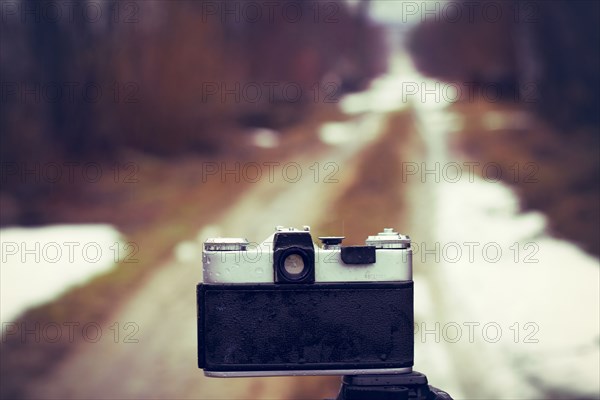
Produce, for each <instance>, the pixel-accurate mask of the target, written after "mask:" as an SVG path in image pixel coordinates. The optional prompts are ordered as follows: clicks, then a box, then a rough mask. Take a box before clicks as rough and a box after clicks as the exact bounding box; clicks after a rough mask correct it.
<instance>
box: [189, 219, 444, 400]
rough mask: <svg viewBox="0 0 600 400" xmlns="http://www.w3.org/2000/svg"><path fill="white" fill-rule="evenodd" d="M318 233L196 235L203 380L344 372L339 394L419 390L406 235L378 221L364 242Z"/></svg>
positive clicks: (347, 396) (278, 230)
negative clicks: (377, 229) (347, 242)
mask: <svg viewBox="0 0 600 400" xmlns="http://www.w3.org/2000/svg"><path fill="white" fill-rule="evenodd" d="M319 239H320V241H321V243H322V247H319V246H317V245H315V244H314V243H313V239H312V237H311V234H310V229H309V227H306V226H305V227H304V228H303V229H302V230H299V229H294V228H283V227H277V228H276V231H275V233H274V234H273V235H271V236H270V237H268V238H267V239H265V240H264V241H263V242H262V243H260V244H251V243H249V242H248V241H247V240H246V239H242V238H211V239H207V240H206V241H205V242H204V252H203V278H204V279H203V282H202V283H200V284H198V286H197V305H198V315H197V317H198V366H199V367H200V368H202V369H204V374H205V375H206V376H211V377H250V376H281V375H347V376H346V377H345V378H344V384H343V385H342V392H340V397H338V398H339V399H342V398H343V399H352V398H356V399H359V398H363V397H361V393H362V394H363V395H364V396H366V397H364V398H375V397H372V396H373V393H374V392H373V390H375V389H377V390H379V389H380V386H381V385H382V382H384V383H385V382H387V383H385V385H384V386H385V387H386V388H387V389H386V390H389V389H390V388H391V389H393V390H396V389H397V390H404V389H406V387H407V386H406V385H409V386H410V385H411V384H412V385H413V386H414V385H420V387H424V388H425V389H424V390H428V389H427V388H428V386H427V385H426V383H427V380H426V378H425V376H424V375H422V374H419V373H417V372H412V366H413V348H414V338H413V326H414V324H413V281H412V249H411V247H410V238H409V237H408V236H405V235H401V234H399V233H396V232H394V230H393V229H390V228H386V229H384V230H383V232H381V233H379V234H377V235H373V236H369V237H368V238H367V240H366V242H365V245H364V246H342V245H341V243H342V240H343V239H344V238H343V237H320V238H319ZM361 376H363V378H361ZM369 376H371V377H373V376H374V377H376V378H374V379H371V378H370V377H369ZM398 377H400V378H398ZM382 379H383V380H382ZM403 382H404V383H406V382H408V383H406V384H403ZM403 385H404V386H403ZM365 390H366V391H367V392H368V393H369V394H368V395H365V393H367V392H365ZM406 390H408V389H406ZM419 390H420V389H419ZM356 391H358V392H356ZM355 392H356V393H359V395H358V397H356V396H354V397H353V395H352V393H355ZM356 393H355V394H356ZM407 393H408V392H407ZM411 393H413V394H414V393H417V391H416V389H415V390H413V392H411ZM419 393H420V392H419ZM427 393H429V392H427ZM440 393H442V392H440ZM385 398H388V397H385ZM390 398H392V397H390ZM394 398H395V397H394ZM398 398H404V397H398ZM406 398H407V399H408V398H409V397H406ZM411 398H413V397H411ZM419 398H420V397H419ZM423 398H425V397H423ZM427 398H429V397H427ZM439 398H443V397H439ZM448 398H449V397H448Z"/></svg>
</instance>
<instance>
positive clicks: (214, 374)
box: [204, 367, 413, 378]
mask: <svg viewBox="0 0 600 400" xmlns="http://www.w3.org/2000/svg"><path fill="white" fill-rule="evenodd" d="M412 370H413V369H412V367H406V368H377V369H332V370H314V371H311V370H299V371H234V372H223V371H206V370H205V371H204V376H208V377H211V378H255V377H260V376H313V375H314V376H316V375H374V374H378V375H379V374H408V373H410V372H412Z"/></svg>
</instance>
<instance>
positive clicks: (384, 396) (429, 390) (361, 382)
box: [336, 371, 452, 400]
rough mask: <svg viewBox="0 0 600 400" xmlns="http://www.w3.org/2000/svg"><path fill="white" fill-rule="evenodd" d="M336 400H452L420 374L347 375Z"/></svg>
mask: <svg viewBox="0 0 600 400" xmlns="http://www.w3.org/2000/svg"><path fill="white" fill-rule="evenodd" d="M336 400H452V398H451V397H450V395H449V394H448V393H446V392H444V391H442V390H439V389H436V388H434V387H433V386H429V385H428V384H427V377H426V376H425V375H423V374H422V373H420V372H416V371H415V372H410V373H407V374H395V375H345V376H344V377H343V378H342V387H341V389H340V393H339V394H338V397H337V398H336Z"/></svg>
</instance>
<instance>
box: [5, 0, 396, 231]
mask: <svg viewBox="0 0 600 400" xmlns="http://www.w3.org/2000/svg"><path fill="white" fill-rule="evenodd" d="M317 3H318V2H317ZM317 3H315V2H313V1H303V0H282V1H281V2H279V6H278V7H277V8H275V10H277V12H273V13H271V14H267V11H266V10H262V13H263V16H262V18H259V19H258V20H257V21H254V20H251V18H250V17H248V18H244V17H243V15H242V18H240V17H239V15H235V8H234V13H233V14H234V15H229V14H226V11H223V10H215V9H214V7H217V6H218V7H224V6H225V4H226V2H207V1H183V2H179V1H178V2H171V1H137V2H125V3H123V2H99V4H104V5H106V7H105V9H104V10H103V11H104V13H105V14H107V10H112V11H111V12H110V13H109V15H105V16H104V17H103V18H100V19H99V20H98V22H94V23H90V22H89V18H88V19H87V20H86V18H84V15H85V14H82V13H81V12H80V11H79V12H74V13H73V16H72V17H69V18H67V14H66V11H65V10H68V9H69V8H68V7H66V2H64V1H61V0H48V1H38V0H23V1H21V2H13V3H12V5H11V6H12V7H17V8H18V7H20V8H19V9H12V8H9V7H5V10H4V12H3V16H2V18H3V21H2V34H1V35H0V47H1V48H2V51H1V52H0V73H1V75H2V81H3V82H2V85H3V88H2V90H3V93H2V109H1V110H0V131H1V140H2V147H1V150H0V157H1V159H2V162H3V163H4V164H3V165H5V166H11V168H13V167H14V165H15V164H16V168H17V169H19V170H23V169H25V168H34V166H35V164H38V165H42V166H43V165H45V163H57V164H59V165H62V164H63V163H64V162H69V161H73V162H76V161H80V160H85V161H86V162H90V161H102V160H111V159H116V158H118V157H119V154H120V153H122V152H123V150H127V151H131V150H133V151H140V152H145V153H148V154H152V155H154V156H161V157H173V156H178V155H183V154H190V153H193V154H201V155H208V156H215V155H219V154H223V153H227V152H230V153H231V152H234V151H236V146H237V151H245V152H247V151H251V149H247V148H244V149H240V148H239V147H240V145H239V143H243V142H242V141H240V140H239V138H240V137H241V136H242V135H244V134H247V132H248V128H253V127H263V128H271V129H276V130H281V129H282V128H285V127H287V126H290V125H293V124H294V123H297V122H298V121H301V120H303V119H304V118H305V117H306V116H307V115H308V114H309V113H311V111H312V110H313V109H314V108H315V106H317V105H318V103H323V100H322V99H323V96H327V95H330V96H334V97H335V98H336V99H339V97H340V96H341V95H342V94H343V93H348V92H352V91H358V90H361V89H364V88H365V87H366V86H367V84H368V82H369V81H370V80H371V79H372V78H373V77H375V76H377V75H378V74H380V73H382V72H384V70H385V65H386V53H385V49H384V46H383V41H382V38H383V31H382V28H381V27H379V26H376V25H375V24H373V23H372V22H370V20H368V19H367V17H366V12H365V10H364V9H363V8H362V7H361V6H359V7H353V8H350V7H348V5H347V4H346V3H345V2H343V1H334V2H327V6H328V9H321V10H318V11H319V12H316V11H315V10H316V9H315V4H317ZM230 5H232V6H233V7H238V8H239V7H244V3H243V2H241V3H240V2H233V3H231V4H230ZM71 7H72V5H71ZM110 7H113V8H110ZM115 7H116V10H115V9H114V8H115ZM286 7H287V8H288V9H292V10H293V11H294V12H299V13H300V14H299V15H302V18H297V20H296V19H294V21H293V23H290V18H294V12H289V13H287V14H286V13H284V12H281V11H280V10H282V9H284V8H286ZM54 8H56V9H60V10H63V17H62V18H50V17H48V15H51V13H50V12H49V11H47V10H53V9H54ZM45 10H46V11H45ZM76 10H77V9H76ZM237 12H238V14H239V13H241V12H244V10H241V11H240V10H239V9H238V11H237ZM245 12H246V13H248V15H252V13H251V12H252V10H246V11H245ZM46 14H48V15H46ZM324 37H326V38H327V40H323V38H324ZM269 83H271V84H276V85H278V86H276V87H277V88H278V89H277V90H274V91H273V92H272V93H269V87H268V84H269ZM286 84H290V85H292V88H291V90H290V91H289V93H291V94H288V95H287V96H286V95H285V93H283V94H282V90H281V89H279V88H281V87H283V86H285V85H286ZM236 85H237V86H236ZM252 85H258V87H259V88H260V90H261V93H262V96H260V98H259V99H257V100H256V101H255V100H254V98H255V96H254V93H252V94H247V96H246V97H243V96H242V97H241V98H237V99H236V97H235V96H236V94H229V95H227V94H226V93H227V91H228V90H229V91H230V92H234V93H235V92H237V95H238V97H239V94H240V92H241V93H242V94H243V93H244V91H243V88H249V92H248V93H250V92H251V90H250V89H252ZM85 88H89V89H90V90H87V91H86V92H84V89H85ZM95 88H100V89H99V90H101V91H102V93H101V95H99V96H96V92H95ZM236 88H237V89H236ZM239 88H242V90H240V89H239ZM298 88H300V90H301V92H302V96H296V95H295V94H294V90H296V91H297V90H298ZM332 88H333V89H332ZM324 89H325V90H326V93H322V94H318V95H317V93H318V92H319V91H322V90H324ZM215 92H216V94H214V93H215ZM57 93H58V94H57ZM71 93H74V95H72V94H71ZM86 93H87V95H88V97H90V98H93V100H92V101H86ZM90 93H91V94H90ZM222 93H225V96H224V97H223V96H221V94H222ZM315 96H320V99H321V100H319V101H315V100H314V99H315ZM73 99H74V100H73ZM321 105H322V104H321ZM13 172H14V171H12V170H9V168H8V167H7V171H5V173H4V174H3V177H2V179H3V182H2V193H0V198H1V200H2V202H3V203H4V204H5V207H4V208H5V210H6V211H5V212H4V216H3V218H2V224H6V223H17V224H37V223H39V222H41V221H40V220H39V219H40V217H39V216H35V215H32V213H28V212H27V211H26V209H27V208H28V207H27V202H29V201H31V199H32V198H39V197H40V196H42V197H43V196H45V195H46V194H47V192H48V191H54V192H56V191H57V190H59V188H60V185H56V184H54V185H53V184H44V182H37V183H31V180H29V181H26V180H24V179H23V178H22V176H21V174H20V173H13ZM15 203H16V204H21V209H25V211H23V210H22V211H20V212H19V213H17V214H19V215H12V214H11V213H10V211H9V209H11V208H14V207H9V206H10V205H14V204H15ZM13 214H14V213H13ZM42 219H43V218H42Z"/></svg>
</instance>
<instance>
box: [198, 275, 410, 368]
mask: <svg viewBox="0 0 600 400" xmlns="http://www.w3.org/2000/svg"><path fill="white" fill-rule="evenodd" d="M197 295H198V364H199V366H200V367H201V368H204V369H207V370H213V371H261V370H262V371H272V370H278V371H281V370H315V369H352V368H402V367H411V366H412V365H413V340H414V339H413V283H412V282H411V281H408V282H397V283H344V284H331V283H329V284H324V283H317V284H308V285H275V284H254V285H251V284H243V285H204V284H200V285H198V290H197Z"/></svg>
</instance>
